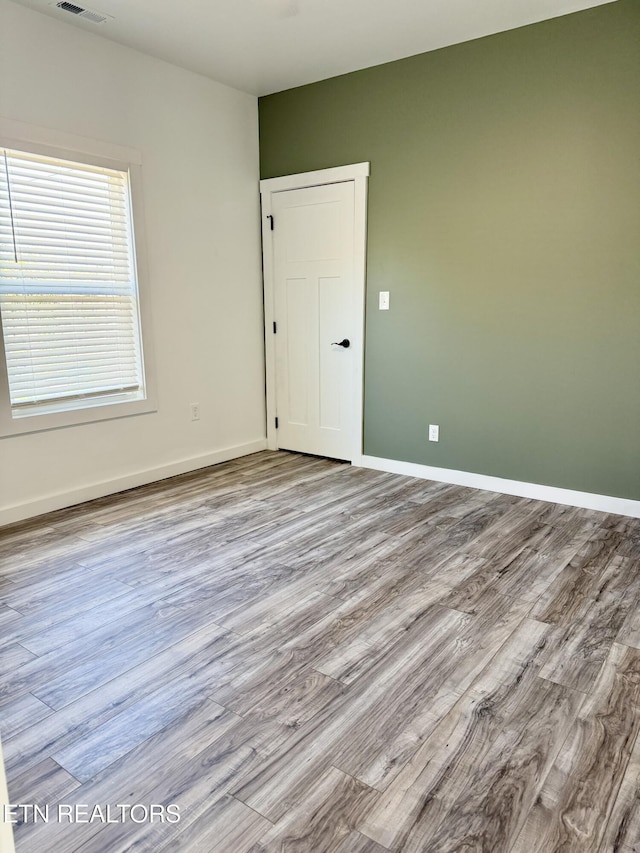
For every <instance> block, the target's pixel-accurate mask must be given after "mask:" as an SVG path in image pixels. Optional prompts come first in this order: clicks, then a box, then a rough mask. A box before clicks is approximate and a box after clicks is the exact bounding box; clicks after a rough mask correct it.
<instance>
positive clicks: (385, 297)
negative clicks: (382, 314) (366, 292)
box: [378, 290, 389, 311]
mask: <svg viewBox="0 0 640 853" xmlns="http://www.w3.org/2000/svg"><path fill="white" fill-rule="evenodd" d="M378 308H379V310H380V311H388V310H389V291H388V290H381V291H380V293H379V295H378Z"/></svg>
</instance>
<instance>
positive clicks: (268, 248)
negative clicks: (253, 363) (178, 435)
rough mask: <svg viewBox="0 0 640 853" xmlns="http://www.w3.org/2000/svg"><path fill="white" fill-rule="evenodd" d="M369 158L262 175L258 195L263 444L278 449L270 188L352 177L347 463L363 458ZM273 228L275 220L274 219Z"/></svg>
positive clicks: (313, 184) (293, 187) (292, 187)
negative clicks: (352, 393)
mask: <svg viewBox="0 0 640 853" xmlns="http://www.w3.org/2000/svg"><path fill="white" fill-rule="evenodd" d="M368 178H369V163H355V164H353V165H351V166H337V167H336V168H333V169H318V170H317V171H315V172H303V173H301V174H298V175H285V176H284V177H282V178H267V179H266V180H264V181H260V199H261V202H262V258H263V274H264V339H265V362H266V364H265V366H266V390H267V394H266V401H267V447H268V448H269V450H277V449H278V437H277V433H276V427H275V423H276V421H275V419H276V414H277V413H276V359H275V342H274V340H273V323H274V320H275V319H276V318H275V286H274V274H273V231H272V229H271V219H270V217H271V215H272V209H271V201H272V196H273V194H274V193H279V192H284V191H286V190H298V189H302V188H305V187H316V186H322V185H323V184H338V183H343V182H344V181H353V183H354V195H355V213H354V220H355V221H354V279H355V280H354V287H355V289H356V296H357V298H356V317H355V328H354V329H353V330H352V331H351V330H350V332H349V338H350V340H351V352H352V353H353V359H352V360H353V371H354V375H353V387H354V388H355V389H357V390H359V392H360V393H359V394H357V398H356V400H355V406H354V414H353V417H354V420H355V421H356V423H355V424H354V425H353V426H354V429H353V430H352V435H353V436H355V438H354V446H353V448H352V450H351V459H350V461H351V463H352V464H353V465H359V464H360V463H361V460H362V424H363V414H364V407H363V398H364V297H365V281H366V253H367V187H368ZM275 227H276V228H277V227H278V225H277V223H275Z"/></svg>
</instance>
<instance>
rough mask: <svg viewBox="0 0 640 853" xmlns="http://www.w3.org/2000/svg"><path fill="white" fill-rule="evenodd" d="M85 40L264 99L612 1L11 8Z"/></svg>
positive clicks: (36, 4) (214, 0) (217, 0)
mask: <svg viewBox="0 0 640 853" xmlns="http://www.w3.org/2000/svg"><path fill="white" fill-rule="evenodd" d="M15 2H18V3H20V4H21V5H23V6H29V7H31V8H32V9H37V10H38V11H40V12H44V13H46V14H48V15H52V16H54V17H56V18H58V19H59V20H62V21H66V22H67V23H70V24H72V25H74V26H78V27H82V29H85V30H87V31H88V32H92V33H96V34H99V35H101V36H104V37H106V38H109V39H112V40H113V41H117V42H120V43H122V44H126V45H129V46H130V47H134V48H137V49H138V50H141V51H143V52H144V53H148V54H151V55H152V56H156V57H159V58H160V59H165V60H167V61H169V62H173V63H174V64H175V65H180V66H182V67H183V68H188V69H190V70H191V71H196V72H199V73H201V74H205V75H206V76H208V77H211V78H213V79H214V80H219V81H220V82H222V83H227V84H228V85H230V86H234V87H235V88H237V89H242V90H244V91H245V92H251V93H252V94H254V95H265V94H269V93H271V92H278V91H280V90H282V89H289V88H291V87H293V86H300V85H302V84H304V83H311V82H313V81H315V80H323V79H325V78H327V77H334V76H335V75H337V74H343V73H345V72H347V71H355V70H356V69H359V68H367V67H369V66H372V65H379V64H380V63H382V62H389V61H391V60H394V59H400V58H401V57H404V56H412V55H414V54H417V53H424V52H425V51H428V50H434V49H436V48H439V47H445V46H446V45H450V44H456V43H459V42H463V41H469V40H470V39H474V38H478V37H480V36H485V35H489V34H490V33H497V32H501V31H503V30H510V29H514V28H515V27H521V26H524V25H525V24H530V23H533V22H535V21H542V20H545V19H547V18H555V17H557V16H559V15H565V14H568V13H570V12H577V11H579V10H581V9H587V8H589V7H591V6H600V5H601V4H603V3H608V2H613V0H87V2H83V0H71V2H73V3H75V4H76V5H78V6H83V7H85V8H86V9H89V10H91V11H95V12H100V13H103V14H105V15H110V16H112V20H108V21H107V22H106V23H104V24H92V23H90V22H88V21H83V20H82V19H79V18H76V17H74V16H73V15H71V14H69V13H67V12H63V11H61V10H59V9H57V8H56V7H55V0H15Z"/></svg>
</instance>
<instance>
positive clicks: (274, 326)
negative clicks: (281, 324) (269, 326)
mask: <svg viewBox="0 0 640 853" xmlns="http://www.w3.org/2000/svg"><path fill="white" fill-rule="evenodd" d="M276 328H277V327H276V321H275V320H274V321H273V334H274V335H275V333H276Z"/></svg>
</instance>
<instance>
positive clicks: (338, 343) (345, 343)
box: [331, 338, 351, 349]
mask: <svg viewBox="0 0 640 853" xmlns="http://www.w3.org/2000/svg"><path fill="white" fill-rule="evenodd" d="M331 346H332V347H344V348H345V349H349V347H350V346H351V341H350V340H349V338H344V339H343V340H341V341H333V343H332V344H331Z"/></svg>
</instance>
